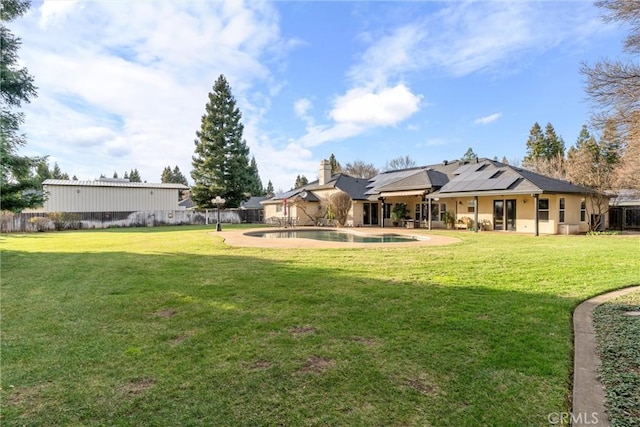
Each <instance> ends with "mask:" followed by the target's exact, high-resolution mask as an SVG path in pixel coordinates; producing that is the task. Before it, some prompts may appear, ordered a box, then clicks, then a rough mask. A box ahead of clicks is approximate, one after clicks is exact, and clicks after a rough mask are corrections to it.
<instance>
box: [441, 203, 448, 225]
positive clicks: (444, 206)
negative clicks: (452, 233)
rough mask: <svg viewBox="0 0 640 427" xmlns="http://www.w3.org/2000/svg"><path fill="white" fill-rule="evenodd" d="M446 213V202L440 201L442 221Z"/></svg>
mask: <svg viewBox="0 0 640 427" xmlns="http://www.w3.org/2000/svg"><path fill="white" fill-rule="evenodd" d="M446 214H447V204H446V203H440V221H444V217H445V215H446Z"/></svg>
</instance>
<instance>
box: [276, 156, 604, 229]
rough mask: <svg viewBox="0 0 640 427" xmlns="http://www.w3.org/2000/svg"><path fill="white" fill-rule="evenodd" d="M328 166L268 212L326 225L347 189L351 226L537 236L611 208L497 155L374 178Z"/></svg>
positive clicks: (599, 219)
mask: <svg viewBox="0 0 640 427" xmlns="http://www.w3.org/2000/svg"><path fill="white" fill-rule="evenodd" d="M327 167H329V166H328V161H326V160H323V162H322V163H321V167H320V179H319V181H317V182H313V183H311V184H309V185H307V186H304V187H302V188H298V189H295V190H291V191H289V192H287V193H285V194H282V195H279V196H278V197H274V198H272V199H270V200H268V201H266V202H263V205H264V206H265V218H267V219H269V218H271V217H277V218H286V217H289V218H294V219H296V220H297V223H298V224H300V225H312V224H314V223H322V221H323V219H324V218H325V216H326V215H325V213H326V205H327V202H326V201H327V197H328V196H330V195H331V194H333V193H334V192H336V191H338V190H343V191H347V192H348V193H349V194H350V195H351V197H352V199H353V205H352V209H351V212H350V214H349V215H350V216H349V221H348V225H350V226H355V227H358V226H382V227H388V226H392V225H394V223H398V224H402V225H404V226H407V227H427V228H444V227H446V226H447V225H449V226H455V227H460V228H471V227H473V228H475V229H476V230H477V229H478V228H481V229H484V230H498V231H518V232H525V233H535V234H536V235H537V234H539V233H543V234H570V233H579V232H585V231H588V230H589V227H590V224H599V227H600V228H604V227H606V219H607V218H606V215H602V213H604V212H606V210H607V207H606V206H601V207H600V208H598V207H597V206H596V205H597V202H598V201H603V200H604V202H605V203H608V199H607V198H606V197H604V198H603V197H595V196H596V195H597V193H596V192H595V191H594V190H592V189H589V188H585V187H581V186H577V185H574V184H571V183H570V182H567V181H562V180H558V179H554V178H550V177H547V176H544V175H540V174H537V173H534V172H531V171H528V170H525V169H521V168H517V167H513V166H510V165H507V164H503V163H500V162H497V161H493V160H488V159H475V160H472V161H453V162H448V161H445V162H443V163H440V164H436V165H430V166H423V167H415V168H410V169H403V170H395V171H388V172H383V173H381V174H378V175H377V176H375V177H373V178H372V179H370V180H362V179H360V180H358V179H356V178H353V177H350V176H348V175H342V174H338V175H334V176H330V167H329V169H328V170H329V172H328V171H327ZM396 205H405V206H406V212H407V214H406V216H405V218H404V220H402V221H399V222H398V221H395V220H394V219H393V218H392V212H393V211H394V208H395V206H396ZM448 219H449V221H450V222H449V224H447V220H448ZM293 222H295V221H293ZM290 223H291V222H290ZM478 224H480V227H478V226H477V225H478Z"/></svg>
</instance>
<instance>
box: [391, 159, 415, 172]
mask: <svg viewBox="0 0 640 427" xmlns="http://www.w3.org/2000/svg"><path fill="white" fill-rule="evenodd" d="M415 166H416V162H415V161H414V160H413V159H412V158H411V157H409V156H400V157H396V158H395V159H391V160H389V161H388V162H387V163H386V164H385V165H384V170H386V171H393V170H399V169H409V168H413V167H415Z"/></svg>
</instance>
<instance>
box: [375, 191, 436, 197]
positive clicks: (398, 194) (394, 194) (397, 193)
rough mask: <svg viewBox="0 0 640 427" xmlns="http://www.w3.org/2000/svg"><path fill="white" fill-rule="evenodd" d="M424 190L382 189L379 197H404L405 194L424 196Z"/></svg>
mask: <svg viewBox="0 0 640 427" xmlns="http://www.w3.org/2000/svg"><path fill="white" fill-rule="evenodd" d="M425 193H426V190H409V191H383V192H382V193H380V197H405V196H424V194H425Z"/></svg>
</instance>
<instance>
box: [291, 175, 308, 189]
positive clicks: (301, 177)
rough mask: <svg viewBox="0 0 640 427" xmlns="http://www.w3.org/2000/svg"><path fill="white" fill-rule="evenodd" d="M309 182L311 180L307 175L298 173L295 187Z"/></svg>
mask: <svg viewBox="0 0 640 427" xmlns="http://www.w3.org/2000/svg"><path fill="white" fill-rule="evenodd" d="M308 183H309V180H308V179H307V177H306V176H304V175H298V176H297V177H296V183H295V184H294V185H293V188H300V187H304V186H305V185H307V184H308Z"/></svg>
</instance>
